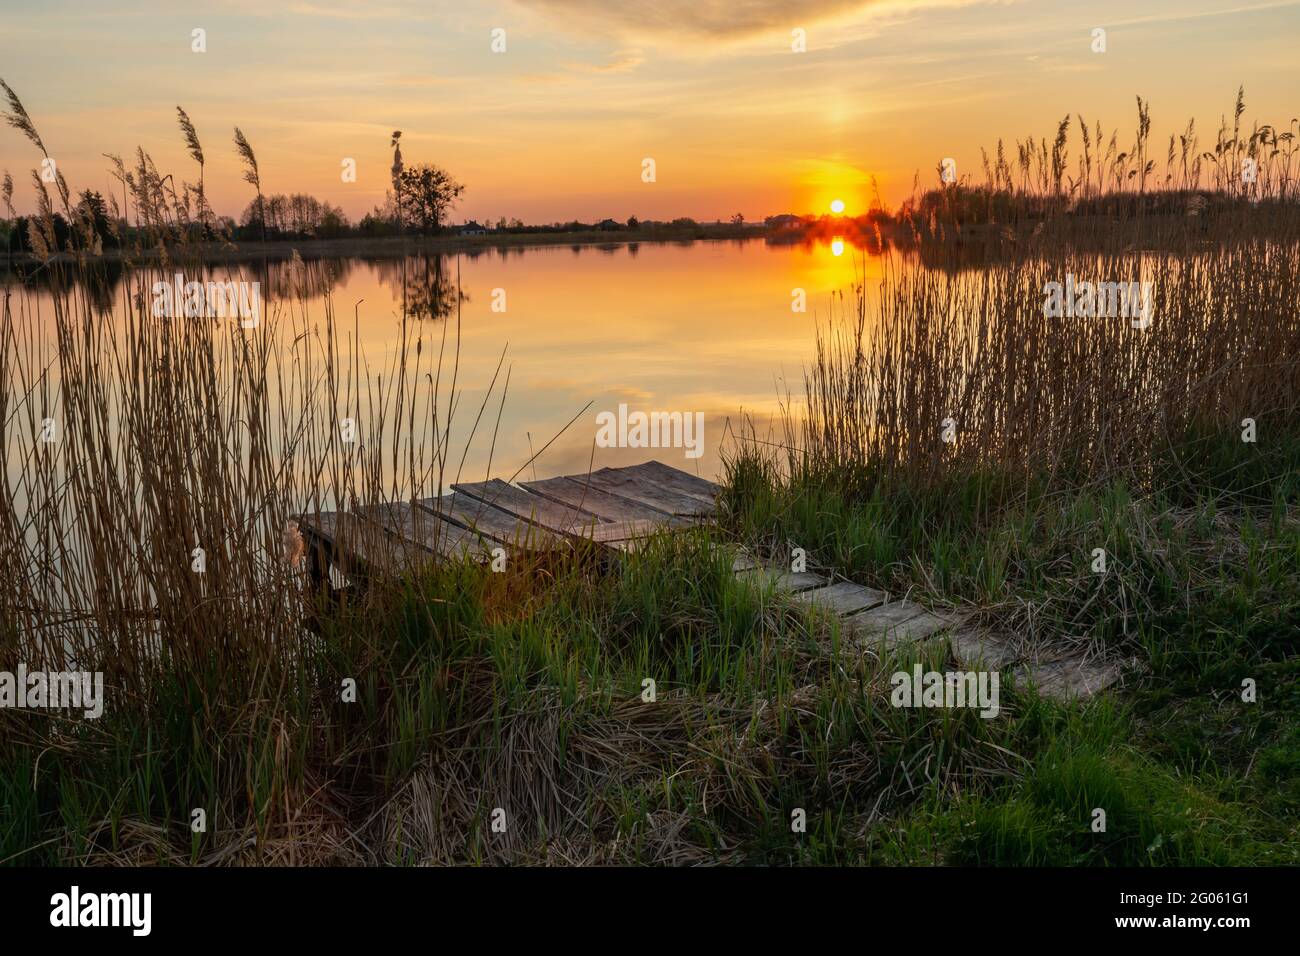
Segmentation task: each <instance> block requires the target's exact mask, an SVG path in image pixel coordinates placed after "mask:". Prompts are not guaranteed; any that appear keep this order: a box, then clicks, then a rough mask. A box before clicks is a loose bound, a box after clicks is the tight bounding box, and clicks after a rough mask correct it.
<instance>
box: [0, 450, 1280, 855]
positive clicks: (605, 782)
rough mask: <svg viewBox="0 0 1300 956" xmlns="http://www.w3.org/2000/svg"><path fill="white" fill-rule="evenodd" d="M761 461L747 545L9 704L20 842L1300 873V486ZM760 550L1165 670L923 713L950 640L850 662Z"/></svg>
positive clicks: (580, 573) (356, 604)
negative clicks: (46, 705)
mask: <svg viewBox="0 0 1300 956" xmlns="http://www.w3.org/2000/svg"><path fill="white" fill-rule="evenodd" d="M732 478H733V480H732V490H731V491H730V492H729V494H728V497H727V499H726V505H727V507H726V509H725V515H726V521H725V522H724V526H723V527H721V528H719V529H718V530H716V531H711V532H710V531H702V530H696V531H692V532H689V533H684V534H678V535H674V536H662V537H660V538H657V539H655V540H653V541H652V542H651V543H650V544H649V545H648V546H647V547H645V548H643V549H642V550H641V551H639V552H637V553H635V554H633V555H631V556H629V557H628V558H627V559H626V560H624V561H622V562H617V563H613V564H611V563H609V562H602V561H601V560H599V558H598V556H597V555H595V554H592V553H587V552H575V553H571V554H567V555H544V556H541V557H539V558H538V559H537V560H534V561H529V562H513V563H512V564H511V565H510V566H509V567H508V568H507V570H506V571H505V572H504V573H493V572H492V571H490V570H489V569H487V568H485V567H482V566H478V565H474V564H471V563H465V564H448V565H443V566H440V567H438V568H434V569H431V570H429V571H428V572H427V573H424V574H421V575H420V576H418V577H416V578H414V579H411V580H407V581H404V582H400V583H399V584H398V585H397V586H395V587H393V588H392V589H390V590H387V591H384V592H382V593H377V594H374V595H372V596H371V598H370V599H369V600H368V601H355V600H353V601H352V602H345V603H344V605H343V607H342V608H341V609H339V608H336V609H332V610H330V612H329V613H327V614H324V615H323V616H322V617H321V620H320V629H319V631H318V633H316V634H314V635H312V636H310V637H308V638H307V639H305V640H304V642H303V645H302V647H301V648H300V649H299V652H298V653H297V654H296V655H294V656H293V658H291V660H292V661H293V666H287V667H285V668H284V669H283V670H281V671H279V672H276V673H266V674H256V673H249V674H245V675H244V683H243V684H242V685H239V686H232V685H231V683H230V678H231V672H230V671H229V669H222V668H217V667H215V666H214V667H213V668H211V669H210V670H204V669H202V668H199V669H195V668H193V667H185V668H179V667H177V668H172V669H166V668H164V669H163V670H162V672H161V673H160V674H159V675H158V679H157V680H156V681H154V682H153V683H152V684H151V685H150V686H151V687H152V688H153V691H152V694H151V696H150V698H149V699H147V700H129V701H125V702H120V703H119V704H118V706H116V707H110V709H109V710H108V711H107V712H106V713H105V716H104V717H103V718H102V719H100V720H99V721H95V722H84V721H70V720H66V719H63V718H59V717H56V716H51V715H43V714H38V713H32V712H22V713H16V712H5V713H3V714H0V719H2V720H4V721H5V731H6V732H5V733H4V734H3V737H2V738H0V740H2V742H0V756H2V757H3V760H2V761H0V766H2V767H3V770H0V807H3V810H4V813H5V816H6V819H7V820H8V821H9V823H8V825H7V826H6V827H5V828H4V829H3V830H0V859H3V860H6V861H8V862H11V863H14V864H20V865H23V864H34V863H55V862H70V861H81V860H91V861H118V862H146V863H155V862H160V863H176V864H179V863H186V862H197V861H205V862H210V861H213V860H219V861H232V860H235V859H239V860H243V861H246V862H263V863H275V862H290V861H295V862H342V863H359V862H384V863H396V864H414V863H421V862H429V861H434V862H461V863H494V862H540V861H550V862H575V861H580V862H623V863H691V862H708V861H722V862H730V863H750V864H834V865H841V864H876V865H888V864H912V865H915V864H924V865H928V864H981V865H1033V864H1041V865H1168V864H1182V865H1225V864H1270V865H1271V864H1295V863H1297V862H1300V851H1298V850H1297V847H1300V840H1297V836H1298V835H1300V834H1298V833H1297V810H1298V809H1300V783H1298V782H1297V781H1298V779H1300V774H1298V773H1297V770H1298V769H1300V728H1298V726H1297V722H1296V720H1295V714H1296V713H1297V711H1298V709H1300V706H1298V705H1300V689H1298V688H1300V680H1298V679H1297V678H1298V677H1300V657H1298V656H1297V647H1296V635H1297V634H1300V521H1297V513H1296V509H1295V501H1294V491H1293V489H1292V487H1291V486H1290V485H1288V486H1287V488H1286V489H1284V490H1283V491H1282V492H1278V491H1277V489H1276V488H1274V489H1272V490H1271V491H1269V492H1268V493H1266V494H1264V495H1263V496H1262V497H1261V496H1260V495H1258V494H1254V496H1253V497H1251V498H1250V499H1249V500H1248V499H1246V498H1244V497H1242V496H1240V495H1239V496H1238V497H1236V498H1234V497H1232V496H1231V495H1226V494H1222V493H1220V494H1218V495H1217V496H1216V497H1214V498H1213V499H1210V498H1207V499H1205V500H1203V501H1202V502H1201V503H1200V504H1199V505H1196V506H1192V507H1186V506H1184V505H1183V504H1182V502H1181V501H1180V500H1176V499H1174V498H1171V497H1169V496H1161V495H1151V494H1145V495H1144V494H1141V493H1139V492H1136V491H1134V490H1133V489H1131V488H1129V487H1127V486H1125V485H1122V484H1114V485H1109V486H1092V487H1089V488H1087V489H1084V490H1078V491H1075V492H1073V493H1061V492H1057V493H1053V494H1048V493H1046V492H1045V491H1031V492H1024V491H1021V492H1020V493H1018V494H1012V493H1009V486H1008V487H1000V486H999V484H998V482H997V481H996V480H994V479H992V478H990V477H987V476H981V477H978V478H972V479H970V480H969V481H968V482H966V483H964V484H963V483H953V484H950V485H946V486H942V487H939V488H936V489H932V490H930V491H928V492H925V493H920V492H914V493H912V494H911V495H910V496H902V497H900V496H892V495H890V494H889V493H888V492H887V491H885V490H884V489H876V490H872V491H870V492H868V493H866V494H861V495H860V496H856V497H855V496H854V495H851V494H846V493H845V492H844V491H843V490H842V488H836V489H834V490H826V488H827V485H826V484H822V485H820V486H819V485H817V484H816V483H812V482H809V483H796V482H789V481H784V480H781V479H780V478H779V477H777V476H775V475H772V474H764V473H763V468H762V465H761V463H759V462H755V461H738V462H736V463H733V474H732ZM1289 480H1290V479H1289V476H1288V477H1287V478H1284V479H1282V481H1283V482H1286V481H1289ZM735 538H739V539H741V540H744V541H746V542H747V543H748V544H749V545H750V546H751V547H754V548H757V549H760V550H767V551H768V552H769V553H770V554H771V555H772V556H773V558H774V559H780V558H781V556H782V555H783V554H784V553H786V552H788V549H789V548H791V547H795V546H798V547H805V548H806V549H807V550H808V552H809V555H810V561H811V563H812V565H813V566H824V567H835V568H837V569H839V570H840V571H841V572H843V573H845V574H847V576H849V577H850V578H853V579H856V580H859V581H861V582H863V583H867V584H874V585H877V586H885V587H888V588H890V589H891V590H892V591H894V592H895V593H901V592H902V591H905V590H909V589H910V590H911V591H912V593H913V595H914V596H917V597H919V598H920V599H921V600H923V601H926V602H930V603H933V604H936V605H943V604H958V605H968V606H971V607H977V608H978V609H979V614H980V619H981V621H982V623H984V624H986V625H989V626H994V627H999V626H1004V627H1008V628H1020V629H1024V628H1025V627H1029V628H1030V629H1032V632H1033V634H1034V635H1035V637H1036V639H1039V640H1053V639H1056V638H1059V637H1062V636H1065V635H1074V636H1087V637H1091V638H1092V639H1093V640H1094V641H1095V642H1096V644H1097V646H1099V647H1104V648H1106V649H1108V650H1109V651H1110V652H1112V653H1117V654H1123V655H1125V656H1127V657H1131V658H1133V659H1135V660H1137V661H1139V662H1141V664H1142V668H1143V669H1142V670H1141V671H1140V672H1136V673H1133V674H1131V675H1130V676H1129V678H1128V680H1127V683H1126V684H1125V686H1124V687H1123V688H1122V689H1120V690H1117V691H1115V692H1112V693H1107V694H1105V695H1102V696H1101V697H1100V698H1098V699H1096V700H1094V701H1092V702H1089V703H1087V704H1074V705H1069V706H1065V705H1060V704H1056V703H1053V702H1050V701H1046V700H1041V699H1039V698H1038V697H1036V696H1034V695H1032V694H1031V693H1028V692H1026V691H1025V690H1024V689H1023V688H1016V687H1014V686H1013V685H1012V684H1011V683H1010V681H1009V678H1006V679H1004V684H1003V699H1002V711H1001V713H1000V715H999V716H998V717H997V718H995V719H992V720H985V719H982V718H980V717H979V716H977V715H976V714H975V713H973V712H970V711H958V712H949V711H943V710H938V711H935V710H925V709H915V710H912V709H896V708H893V707H891V706H890V704H889V686H888V676H889V674H890V673H892V672H893V671H894V670H907V669H909V668H910V667H911V664H912V663H913V660H914V659H915V660H921V661H922V662H923V663H924V664H925V666H926V667H927V668H935V669H945V668H946V667H948V666H950V664H951V662H950V661H949V660H948V659H947V658H946V654H945V653H944V652H943V651H942V650H936V649H935V648H933V647H931V648H929V649H921V650H913V651H911V652H903V653H901V655H900V656H897V657H895V658H893V659H888V660H884V661H876V660H875V659H874V658H872V657H870V656H864V655H862V654H861V653H860V652H856V651H854V650H852V649H851V648H850V647H849V646H848V645H847V644H845V643H843V642H842V641H841V635H840V634H839V632H838V627H837V625H836V623H835V622H834V621H833V620H831V619H828V618H825V617H822V616H820V615H816V614H809V613H808V612H807V611H805V610H802V609H799V608H796V607H794V606H792V605H791V604H790V603H789V602H788V601H786V600H784V599H782V598H781V597H780V596H778V595H776V594H773V593H772V592H770V591H763V590H761V589H757V588H755V587H753V586H751V585H749V584H747V583H744V582H742V581H740V580H738V579H737V578H736V577H735V576H734V575H733V574H732V573H731V570H730V563H731V555H730V552H729V550H728V549H727V547H725V546H724V547H721V548H719V547H716V545H717V544H718V543H720V542H724V541H726V540H734V539H735ZM1094 545H1096V546H1104V547H1105V548H1106V549H1107V552H1108V556H1109V562H1110V564H1109V570H1108V572H1107V574H1105V575H1096V574H1093V573H1092V572H1091V570H1090V568H1089V561H1090V558H1091V549H1092V547H1093V546H1094ZM917 655H919V656H917ZM1247 678H1250V679H1253V680H1254V681H1255V684H1256V687H1257V689H1258V700H1257V701H1256V702H1255V703H1246V702H1244V701H1243V700H1242V699H1241V688H1242V682H1243V681H1244V680H1246V679H1247ZM349 679H351V680H355V682H356V687H357V693H356V701H355V703H349V702H345V701H343V700H342V699H341V689H342V687H343V686H344V682H345V681H346V680H349ZM647 680H653V681H654V685H655V700H654V701H653V702H648V701H647V700H645V699H643V692H644V690H645V688H646V686H647V685H646V684H645V683H644V682H645V681H647ZM195 807H203V808H205V809H206V811H207V815H208V830H207V832H206V833H201V834H195V833H192V832H190V829H189V826H188V824H189V820H190V811H191V810H192V809H193V808H195ZM498 807H501V808H504V809H505V810H506V811H507V814H508V819H509V821H510V823H509V827H508V831H507V833H505V834H496V833H493V832H492V830H491V825H490V821H491V817H492V812H493V810H494V809H496V808H498ZM1096 808H1101V809H1103V810H1105V812H1106V824H1107V825H1106V830H1105V832H1104V833H1098V832H1094V831H1093V830H1092V828H1091V822H1092V819H1093V810H1094V809H1096ZM797 809H801V810H802V811H803V812H804V814H805V816H806V821H807V823H806V832H793V831H792V827H791V814H792V813H793V812H794V811H796V810H797ZM254 838H255V839H254Z"/></svg>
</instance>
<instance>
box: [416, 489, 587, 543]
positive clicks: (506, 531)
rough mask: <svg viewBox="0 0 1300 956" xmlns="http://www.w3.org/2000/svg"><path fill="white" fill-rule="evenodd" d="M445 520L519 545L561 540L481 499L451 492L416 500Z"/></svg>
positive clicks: (487, 536)
mask: <svg viewBox="0 0 1300 956" xmlns="http://www.w3.org/2000/svg"><path fill="white" fill-rule="evenodd" d="M415 504H416V505H417V506H418V507H420V508H423V509H424V510H425V511H429V512H432V513H433V514H436V515H438V516H439V517H441V518H443V519H444V520H446V521H450V522H453V523H454V524H458V525H460V526H461V527H463V528H468V529H469V530H470V531H471V532H473V533H475V534H478V535H481V536H482V537H484V538H488V539H490V540H492V541H496V542H499V543H501V544H508V545H514V546H516V547H521V548H543V547H554V546H555V545H558V544H559V543H560V542H561V541H562V539H561V538H560V537H559V536H558V535H556V534H555V532H553V531H547V530H546V529H545V528H543V527H541V526H540V525H535V524H533V523H531V522H530V521H527V520H525V519H523V518H519V517H516V516H515V515H512V514H510V513H508V512H505V511H502V510H500V509H499V508H493V507H492V506H491V505H489V504H487V503H486V502H484V501H479V500H478V499H477V498H471V497H469V495H463V494H461V493H460V492H453V493H452V494H450V495H443V496H442V497H441V498H424V499H421V500H419V501H417V502H416V503H415Z"/></svg>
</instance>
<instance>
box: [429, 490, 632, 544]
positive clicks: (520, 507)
mask: <svg viewBox="0 0 1300 956" xmlns="http://www.w3.org/2000/svg"><path fill="white" fill-rule="evenodd" d="M452 488H454V489H455V490H456V491H458V492H460V493H461V494H464V495H468V496H469V497H470V498H474V499H476V500H478V501H483V502H486V503H487V504H489V505H491V506H492V507H494V508H498V509H500V510H501V511H504V512H506V513H507V514H510V515H513V516H515V517H516V518H522V519H524V520H525V521H531V522H532V523H533V524H537V525H540V526H542V527H544V528H547V529H549V530H551V531H556V532H559V533H560V534H582V533H583V532H584V531H585V530H589V529H590V528H591V527H592V526H593V525H598V524H605V523H607V519H605V518H601V517H599V516H598V515H595V514H593V513H592V512H590V511H584V510H582V509H579V508H577V507H575V506H574V505H567V504H561V503H560V502H557V501H552V500H551V499H549V498H543V497H542V496H541V495H536V494H530V493H529V492H527V491H523V490H521V489H519V488H516V487H515V486H514V485H511V484H508V483H507V482H504V481H502V480H501V479H500V478H493V479H492V480H491V481H477V482H465V483H461V482H457V483H456V484H454V485H452Z"/></svg>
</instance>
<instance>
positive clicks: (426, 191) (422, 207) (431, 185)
mask: <svg viewBox="0 0 1300 956" xmlns="http://www.w3.org/2000/svg"><path fill="white" fill-rule="evenodd" d="M398 183H399V184H400V188H401V196H402V206H403V209H402V212H403V213H404V214H405V217H406V220H407V221H408V222H410V223H411V224H412V225H413V226H416V227H417V228H418V229H419V230H420V231H421V232H436V231H437V230H438V229H440V228H442V224H443V222H444V221H445V219H446V216H447V213H448V212H449V211H450V209H451V207H452V206H453V205H455V203H456V200H457V199H459V198H460V194H461V193H463V192H464V191H465V187H464V186H462V185H461V184H460V183H458V182H456V180H454V179H452V178H451V174H450V173H448V172H447V171H446V170H445V169H442V168H441V167H439V166H435V165H433V164H432V163H422V164H421V165H419V166H415V167H413V168H411V169H404V170H403V171H402V173H401V174H400V176H398Z"/></svg>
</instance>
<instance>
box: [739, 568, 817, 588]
mask: <svg viewBox="0 0 1300 956" xmlns="http://www.w3.org/2000/svg"><path fill="white" fill-rule="evenodd" d="M736 577H737V578H738V579H740V580H743V581H750V582H752V583H754V584H756V585H758V586H759V587H768V586H771V587H775V588H776V589H777V590H778V591H794V592H797V591H807V590H809V589H810V588H815V587H821V586H822V585H824V584H825V583H826V579H825V578H824V577H822V576H821V575H820V574H813V573H812V572H811V571H795V572H791V571H777V570H775V569H773V568H753V569H751V570H749V571H741V572H740V573H739V574H737V575H736Z"/></svg>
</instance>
